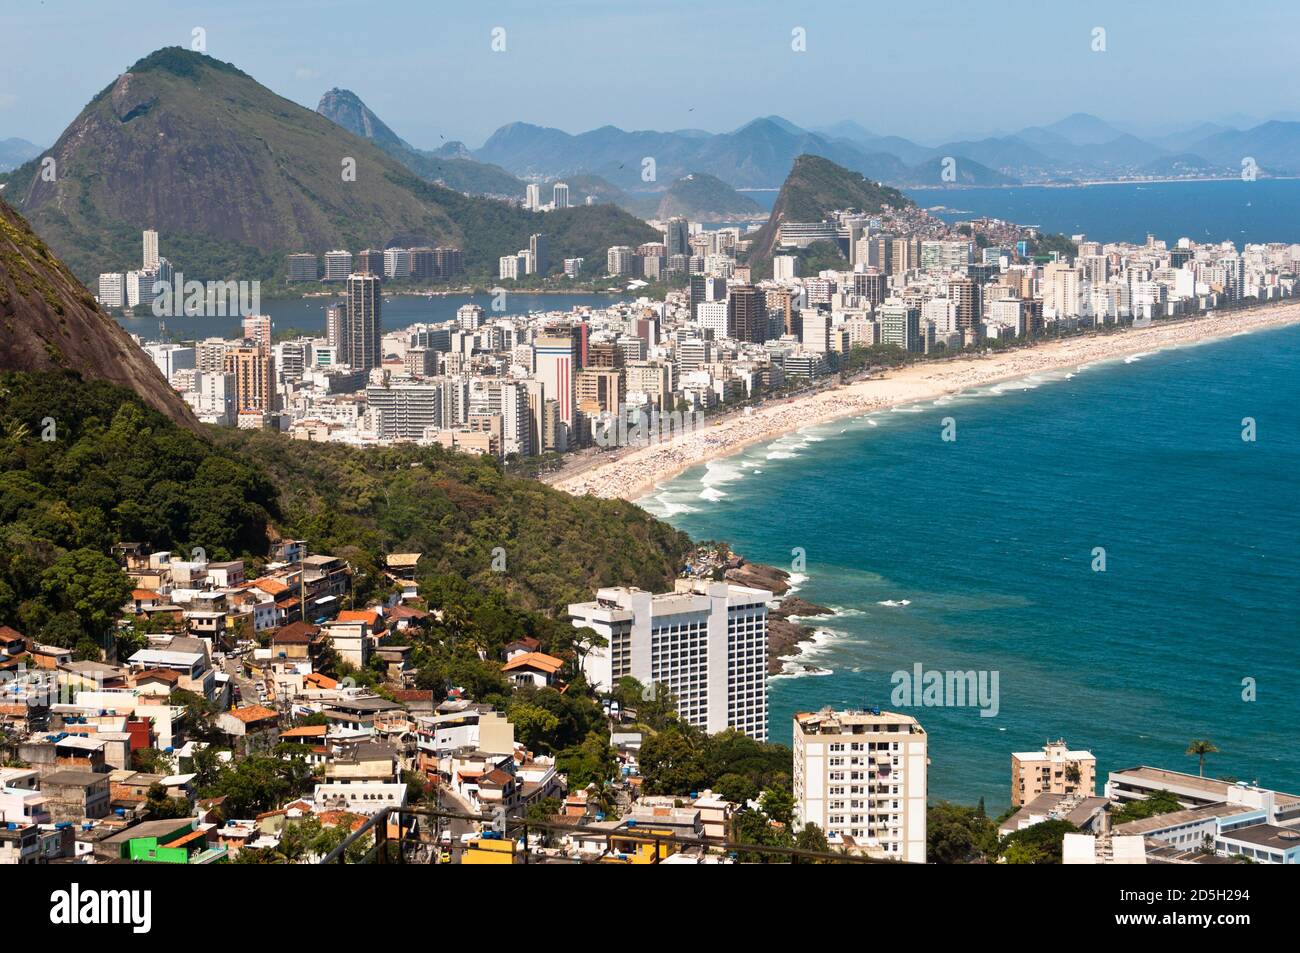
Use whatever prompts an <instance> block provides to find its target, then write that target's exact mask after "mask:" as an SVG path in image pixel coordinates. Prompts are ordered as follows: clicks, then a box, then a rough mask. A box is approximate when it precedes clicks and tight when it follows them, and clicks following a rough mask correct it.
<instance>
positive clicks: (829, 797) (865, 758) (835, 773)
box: [794, 708, 929, 864]
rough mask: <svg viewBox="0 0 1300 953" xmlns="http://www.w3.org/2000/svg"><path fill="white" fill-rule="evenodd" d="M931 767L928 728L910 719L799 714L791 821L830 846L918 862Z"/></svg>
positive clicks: (824, 711)
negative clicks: (816, 831)
mask: <svg viewBox="0 0 1300 953" xmlns="http://www.w3.org/2000/svg"><path fill="white" fill-rule="evenodd" d="M928 764H929V759H928V751H927V744H926V734H925V729H923V728H922V727H921V726H920V725H919V724H917V721H916V719H915V718H912V717H911V716H910V715H900V714H896V713H894V712H888V711H880V710H879V709H874V710H872V711H832V710H831V709H830V708H824V709H822V710H821V711H819V712H816V713H813V714H808V713H799V714H796V715H795V716H794V800H795V816H796V818H797V819H798V821H799V822H800V823H802V824H816V825H817V826H818V827H820V828H821V829H822V831H823V832H824V833H825V834H826V839H827V840H828V841H829V842H830V845H831V848H832V849H835V848H840V847H846V848H848V849H850V850H856V851H862V852H864V853H866V854H869V855H871V856H876V857H884V858H889V859H891V860H901V861H907V862H911V863H918V864H923V863H925V805H926V783H927V778H926V775H927V769H928Z"/></svg>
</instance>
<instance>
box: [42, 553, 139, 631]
mask: <svg viewBox="0 0 1300 953" xmlns="http://www.w3.org/2000/svg"><path fill="white" fill-rule="evenodd" d="M41 593H42V595H43V596H44V597H45V599H46V600H47V601H48V602H49V604H50V605H51V606H54V607H55V608H56V609H59V610H70V611H72V612H75V613H76V614H77V616H78V618H79V619H80V620H81V624H82V626H83V627H84V628H85V630H86V632H88V633H89V634H90V635H92V636H93V637H95V638H97V639H98V640H99V641H100V642H101V643H103V642H104V641H105V640H106V639H107V637H108V635H109V633H110V632H111V631H112V628H113V622H114V621H115V620H116V619H117V616H118V613H119V611H120V610H121V608H122V605H123V604H124V603H125V602H126V601H127V599H128V598H130V595H131V585H130V583H129V582H128V581H127V578H126V576H125V575H123V573H122V570H121V569H120V568H118V565H117V563H115V562H113V560H112V559H110V558H109V557H108V556H105V555H103V554H102V553H97V552H95V551H94V550H93V549H76V550H72V551H71V552H66V553H64V554H63V555H61V556H60V557H59V558H58V559H56V560H55V561H54V565H52V566H51V567H50V568H49V569H47V570H45V572H44V573H42V574H41Z"/></svg>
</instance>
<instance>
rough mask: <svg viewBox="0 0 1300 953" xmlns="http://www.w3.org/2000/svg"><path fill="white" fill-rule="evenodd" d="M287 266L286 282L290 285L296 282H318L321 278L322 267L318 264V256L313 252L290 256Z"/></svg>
mask: <svg viewBox="0 0 1300 953" xmlns="http://www.w3.org/2000/svg"><path fill="white" fill-rule="evenodd" d="M286 264H287V267H286V280H287V281H289V282H290V283H292V282H295V281H316V280H317V279H318V278H320V271H319V267H320V266H319V265H318V264H317V261H316V256H315V255H313V254H311V252H299V253H297V254H295V255H290V256H289V257H288V259H287V262H286Z"/></svg>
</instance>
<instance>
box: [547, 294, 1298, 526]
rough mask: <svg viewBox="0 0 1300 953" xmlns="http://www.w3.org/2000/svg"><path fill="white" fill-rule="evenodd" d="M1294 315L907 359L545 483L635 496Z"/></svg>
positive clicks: (1282, 311) (1280, 310) (1195, 321)
mask: <svg viewBox="0 0 1300 953" xmlns="http://www.w3.org/2000/svg"><path fill="white" fill-rule="evenodd" d="M1295 323H1300V303H1297V302H1293V301H1290V300H1288V301H1285V302H1278V303H1274V304H1267V305H1259V306H1256V307H1252V308H1243V309H1240V310H1233V311H1220V312H1216V313H1214V314H1212V315H1206V316H1201V317H1196V318H1186V319H1181V320H1174V321H1166V322H1161V323H1157V324H1155V325H1153V326H1151V327H1147V328H1128V329H1125V330H1122V331H1113V332H1109V333H1094V334H1087V335H1080V336H1077V337H1070V338H1064V339H1060V340H1052V341H1045V342H1042V343H1039V344H1035V345H1033V346H1030V347H1024V348H1017V349H1015V350H1013V351H1004V352H1000V353H993V354H987V355H978V356H975V355H972V356H969V357H961V358H954V359H951V360H945V361H935V362H926V363H921V364H913V365H911V366H908V367H904V368H901V369H897V370H892V371H888V372H886V373H885V374H883V375H881V376H879V377H872V378H869V379H866V380H861V381H856V382H854V383H851V384H846V385H843V386H839V387H833V388H830V389H827V390H823V391H819V392H817V393H814V394H810V395H808V396H805V397H796V398H790V399H787V400H784V401H777V402H773V403H771V404H764V405H760V406H759V407H757V408H755V409H754V412H753V413H752V414H735V415H728V416H727V417H724V418H720V419H717V420H714V421H711V422H710V423H708V424H707V425H705V426H703V427H701V428H700V429H699V430H697V431H695V432H694V433H690V434H687V435H684V436H681V437H678V438H675V439H673V440H671V441H667V442H664V443H658V444H652V445H650V446H647V447H640V448H635V449H633V448H628V449H625V450H624V451H622V452H620V453H618V455H617V456H615V457H614V458H613V459H611V460H609V461H607V462H599V463H596V464H595V465H594V466H590V467H589V468H587V469H585V470H583V471H581V472H579V473H577V474H574V475H572V476H566V475H565V474H564V473H563V472H561V473H559V474H556V475H554V476H553V477H552V478H551V479H550V480H548V481H547V482H550V483H552V485H553V486H555V487H556V488H557V489H560V490H564V491H566V492H568V493H572V494H574V495H577V496H581V495H592V496H597V497H602V498H606V499H623V500H629V501H635V500H638V499H640V498H642V497H645V496H648V495H650V494H651V493H653V491H654V490H655V489H656V487H658V486H659V484H661V483H664V482H665V481H667V480H670V479H672V478H673V477H675V476H677V475H679V474H680V473H682V472H683V471H684V470H687V469H690V468H691V467H694V466H697V465H699V464H702V463H706V462H707V461H709V460H713V459H716V458H719V457H724V456H730V455H731V454H733V453H737V452H739V451H741V450H743V449H745V448H746V447H749V446H751V445H753V444H757V443H763V442H766V441H770V440H775V439H777V438H778V437H781V436H783V435H785V434H788V433H791V432H793V431H796V430H801V429H803V428H805V427H811V426H815V425H817V424H821V423H826V422H828V421H831V420H835V419H838V418H842V417H854V416H862V415H866V414H869V413H872V412H874V411H880V410H887V409H889V408H891V407H895V406H899V405H904V404H910V403H914V402H917V401H925V400H933V399H935V398H938V397H942V396H945V395H949V394H954V393H958V392H960V391H964V390H968V389H970V388H972V387H981V386H985V385H989V384H996V383H1000V382H1004V381H1008V380H1014V379H1016V378H1022V377H1027V376H1030V375H1032V374H1038V373H1044V372H1051V371H1064V370H1069V369H1071V368H1077V367H1079V366H1081V365H1086V364H1093V363H1097V362H1100V361H1110V360H1117V359H1120V358H1124V357H1127V356H1131V355H1134V354H1141V353H1145V352H1150V351H1158V350H1162V349H1164V348H1169V347H1178V346H1185V345H1189V344H1197V343H1200V342H1203V341H1210V340H1215V339H1220V338H1227V337H1232V336H1234V335H1236V334H1242V333H1248V332H1253V331H1262V330H1267V329H1271V328H1277V327H1283V326H1285V325H1289V324H1295Z"/></svg>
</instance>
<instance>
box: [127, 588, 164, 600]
mask: <svg viewBox="0 0 1300 953" xmlns="http://www.w3.org/2000/svg"><path fill="white" fill-rule="evenodd" d="M131 598H132V599H142V600H143V599H157V598H158V593H156V592H154V590H152V589H132V590H131Z"/></svg>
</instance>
